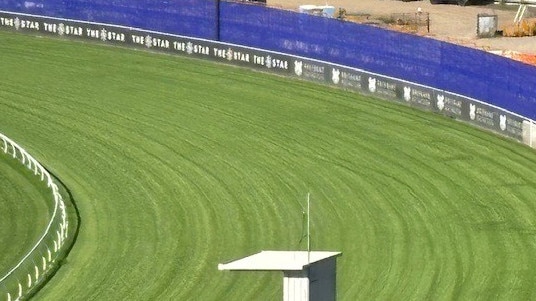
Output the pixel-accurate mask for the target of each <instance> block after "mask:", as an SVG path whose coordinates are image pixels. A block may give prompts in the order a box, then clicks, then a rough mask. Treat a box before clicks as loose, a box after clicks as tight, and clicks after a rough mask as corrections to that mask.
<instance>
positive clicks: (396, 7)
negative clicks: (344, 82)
mask: <svg viewBox="0 0 536 301" xmlns="http://www.w3.org/2000/svg"><path fill="white" fill-rule="evenodd" d="M303 4H314V5H326V4H328V5H332V6H335V8H336V9H338V8H344V9H346V11H347V12H348V13H353V14H363V15H370V17H369V18H371V19H385V18H389V17H390V16H391V14H395V13H416V12H417V10H418V9H419V8H420V9H421V11H422V12H423V13H429V16H430V32H429V33H427V34H426V35H427V36H429V37H431V38H435V39H440V40H445V41H450V42H453V43H457V44H461V45H465V46H468V47H476V48H481V49H483V50H488V51H495V52H496V53H501V54H506V55H508V52H510V51H514V52H521V53H528V54H536V37H512V38H507V37H500V36H499V37H494V38H477V28H476V27H477V16H478V14H491V15H497V18H498V27H499V30H500V29H502V28H503V27H504V26H506V25H509V24H513V21H514V17H515V15H516V12H517V6H501V5H494V4H490V5H485V6H466V7H461V6H457V5H432V4H430V1H428V0H424V1H410V2H404V1H400V0H329V1H326V0H268V5H270V6H276V7H280V8H285V9H291V10H297V9H298V7H299V6H300V5H303ZM525 16H526V17H531V16H532V17H534V16H536V10H534V9H532V8H531V9H529V10H528V11H527V13H526V14H525Z"/></svg>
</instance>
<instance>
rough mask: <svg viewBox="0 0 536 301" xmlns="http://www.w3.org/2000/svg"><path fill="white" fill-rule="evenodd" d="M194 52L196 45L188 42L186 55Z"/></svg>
mask: <svg viewBox="0 0 536 301" xmlns="http://www.w3.org/2000/svg"><path fill="white" fill-rule="evenodd" d="M193 52H194V44H192V42H188V43H187V44H186V53H188V54H192V53H193Z"/></svg>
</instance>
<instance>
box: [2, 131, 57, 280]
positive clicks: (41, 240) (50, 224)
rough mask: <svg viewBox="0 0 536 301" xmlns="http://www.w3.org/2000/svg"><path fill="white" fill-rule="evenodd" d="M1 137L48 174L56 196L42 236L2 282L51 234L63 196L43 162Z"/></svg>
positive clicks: (7, 138)
mask: <svg viewBox="0 0 536 301" xmlns="http://www.w3.org/2000/svg"><path fill="white" fill-rule="evenodd" d="M0 139H1V140H3V141H4V147H6V146H7V144H9V145H11V146H12V147H14V148H16V149H17V150H18V151H19V152H20V153H22V154H24V155H25V156H26V157H27V158H28V159H29V160H31V162H32V163H33V164H34V165H35V166H37V167H38V168H39V170H40V172H42V173H43V174H44V175H45V176H46V178H47V183H51V185H50V189H51V190H52V195H53V198H54V211H53V212H52V216H51V218H50V221H49V222H48V225H47V227H46V229H45V232H44V233H43V235H41V237H40V238H39V240H38V241H37V243H36V244H35V245H34V246H33V247H32V249H30V251H29V252H28V253H27V254H26V255H25V256H24V257H23V258H22V259H21V260H20V261H19V262H18V263H17V265H15V266H14V267H13V268H12V269H11V270H10V271H9V272H7V273H6V274H5V275H4V276H3V277H1V278H0V283H2V282H3V281H4V280H6V279H7V278H8V277H9V276H10V275H11V274H13V273H14V272H15V271H16V270H17V269H18V268H19V267H20V266H21V265H22V264H23V263H24V262H25V261H26V259H28V257H30V256H31V255H32V253H33V252H34V251H35V250H36V249H37V248H38V247H39V246H40V245H41V243H42V242H43V240H45V238H46V237H47V235H48V234H49V231H50V228H52V225H53V223H54V220H55V218H56V214H57V212H58V209H59V207H60V206H59V203H60V201H61V199H60V198H61V196H60V194H59V193H58V192H57V186H56V184H55V183H54V181H53V180H52V177H51V176H50V173H49V172H48V171H47V170H46V169H45V168H44V167H43V166H42V165H41V163H39V161H37V160H36V159H35V158H34V157H32V156H31V155H30V154H29V153H28V152H27V151H26V150H25V149H24V148H22V147H21V146H20V145H19V144H17V143H16V142H15V141H13V140H11V139H10V138H9V137H7V136H6V135H4V134H2V133H0Z"/></svg>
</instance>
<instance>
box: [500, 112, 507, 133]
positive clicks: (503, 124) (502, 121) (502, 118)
mask: <svg viewBox="0 0 536 301" xmlns="http://www.w3.org/2000/svg"><path fill="white" fill-rule="evenodd" d="M499 120H500V123H499V125H500V127H501V130H502V131H504V130H506V115H499Z"/></svg>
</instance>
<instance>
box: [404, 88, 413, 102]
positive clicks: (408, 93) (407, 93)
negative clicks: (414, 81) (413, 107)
mask: <svg viewBox="0 0 536 301" xmlns="http://www.w3.org/2000/svg"><path fill="white" fill-rule="evenodd" d="M404 100H405V101H410V100H411V88H410V87H404Z"/></svg>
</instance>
